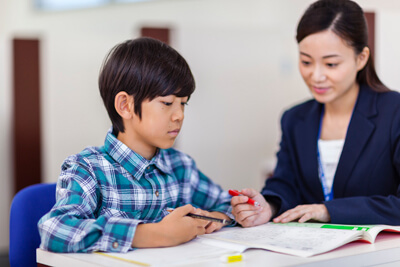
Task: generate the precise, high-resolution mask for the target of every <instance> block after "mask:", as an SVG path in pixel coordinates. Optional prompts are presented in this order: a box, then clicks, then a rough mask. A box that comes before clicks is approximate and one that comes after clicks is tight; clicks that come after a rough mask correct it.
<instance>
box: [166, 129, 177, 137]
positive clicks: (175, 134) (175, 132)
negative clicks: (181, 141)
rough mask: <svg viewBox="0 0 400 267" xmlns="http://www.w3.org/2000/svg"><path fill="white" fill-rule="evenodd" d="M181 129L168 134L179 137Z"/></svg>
mask: <svg viewBox="0 0 400 267" xmlns="http://www.w3.org/2000/svg"><path fill="white" fill-rule="evenodd" d="M179 131H180V129H175V130H172V131H169V132H168V134H170V135H172V136H177V135H178V134H179Z"/></svg>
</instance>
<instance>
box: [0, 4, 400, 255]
mask: <svg viewBox="0 0 400 267" xmlns="http://www.w3.org/2000/svg"><path fill="white" fill-rule="evenodd" d="M381 2H383V1H378V0H369V1H368V0H365V1H359V3H360V4H361V5H362V6H364V7H365V8H366V9H367V10H369V11H371V10H375V11H376V12H377V28H376V31H377V37H376V38H377V45H376V55H377V58H378V60H377V68H378V72H379V73H380V74H381V77H382V79H383V80H384V81H385V82H387V84H388V85H389V86H391V87H393V88H400V77H399V75H398V74H397V72H398V66H397V62H398V61H399V60H400V54H399V51H398V49H396V48H397V46H398V44H399V40H398V39H399V38H400V37H399V36H400V35H399V34H398V33H399V29H398V27H396V25H399V23H400V16H399V13H400V9H399V7H400V3H397V2H396V1H384V3H381ZM309 3H311V1H308V0H284V1H273V0H269V1H265V0H248V1H244V0H169V1H167V0H164V1H154V2H142V3H137V4H120V5H118V4H115V5H111V6H107V7H101V8H94V9H87V10H79V11H67V12H51V13H50V12H38V11H35V10H33V8H32V6H31V3H30V1H28V0H20V1H11V0H4V1H1V2H0V58H1V59H4V60H0V77H4V79H0V127H1V128H2V129H4V130H2V131H1V132H0V171H1V177H2V184H3V186H2V187H0V213H1V214H8V211H9V204H10V201H11V194H10V192H11V189H12V186H11V177H12V176H11V174H12V168H11V162H10V160H9V158H10V153H11V150H10V149H11V148H10V145H9V143H10V142H9V138H10V136H11V132H10V122H11V114H10V113H11V106H10V105H11V103H12V101H11V92H12V91H11V90H12V88H11V61H10V57H11V47H10V43H11V40H12V38H14V37H28V38H29V37H34V38H40V39H41V41H42V48H41V55H42V74H41V75H42V104H43V107H42V122H43V125H42V129H43V162H44V163H43V164H44V166H43V170H44V177H43V181H45V182H55V181H56V180H57V177H58V174H59V168H60V165H61V163H62V161H63V160H64V159H65V157H67V156H68V155H70V154H73V153H77V152H79V151H81V150H82V149H83V148H84V147H85V146H89V145H102V143H103V140H104V137H105V134H106V131H107V129H108V128H109V126H110V122H109V120H108V117H107V114H106V112H105V110H104V108H103V106H102V102H101V99H100V97H99V95H98V89H97V76H98V71H99V68H100V65H101V63H102V61H103V58H104V56H105V55H106V53H107V52H108V51H109V49H110V48H111V47H112V46H114V45H115V44H116V43H118V42H121V41H123V40H125V39H128V38H132V37H137V36H138V34H139V29H140V27H141V26H168V27H171V28H172V29H173V32H172V44H173V46H174V47H175V48H176V49H177V50H178V51H179V52H180V53H181V54H182V55H183V56H184V57H185V58H186V59H187V61H188V63H189V65H190V66H191V68H192V71H193V73H194V76H195V78H196V82H197V89H196V91H195V93H194V95H193V97H192V99H191V100H190V103H189V106H188V107H187V111H186V119H185V124H184V128H183V131H182V133H181V135H180V137H179V138H178V140H177V147H178V148H180V149H181V150H183V151H184V152H187V153H188V154H190V155H191V156H193V157H194V158H195V159H196V161H197V164H198V166H199V167H200V168H201V169H202V171H203V172H204V173H206V174H207V175H209V176H210V177H212V178H213V179H214V180H215V181H217V182H218V183H220V184H221V185H222V186H223V187H224V188H225V189H228V188H238V189H241V188H243V187H255V188H257V189H260V188H261V186H262V181H263V179H264V175H265V172H266V171H267V170H268V169H270V168H272V165H273V162H274V156H275V153H276V150H277V148H278V141H279V134H280V130H279V117H280V115H281V113H282V112H283V110H284V109H285V108H287V107H289V106H290V105H292V104H294V103H298V102H300V101H302V100H304V99H306V98H309V93H308V91H307V89H306V87H305V86H304V84H303V82H302V80H301V78H300V76H299V74H298V71H297V46H296V43H295V40H294V35H295V26H296V23H297V21H298V19H299V17H300V15H301V14H302V12H303V11H304V10H305V8H306V7H307V5H308V4H309ZM0 229H3V230H2V231H0V250H5V249H7V247H8V232H7V230H5V229H8V217H7V216H1V217H0Z"/></svg>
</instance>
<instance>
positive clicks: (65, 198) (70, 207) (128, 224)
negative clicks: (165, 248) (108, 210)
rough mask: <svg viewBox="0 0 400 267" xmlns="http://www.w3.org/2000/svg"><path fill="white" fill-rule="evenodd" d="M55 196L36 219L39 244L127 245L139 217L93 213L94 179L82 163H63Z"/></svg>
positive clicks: (70, 248)
mask: <svg viewBox="0 0 400 267" xmlns="http://www.w3.org/2000/svg"><path fill="white" fill-rule="evenodd" d="M56 199H57V201H56V204H55V206H54V207H53V208H52V210H51V211H50V212H49V213H47V214H46V215H45V216H44V217H42V218H41V219H40V221H39V223H38V227H39V233H40V236H41V248H43V249H46V250H49V251H55V252H90V251H97V250H99V251H112V252H127V251H128V250H129V249H131V244H132V240H133V236H134V234H135V230H136V227H137V225H138V224H139V223H141V221H139V220H135V219H131V218H122V217H118V216H112V215H107V216H104V215H100V216H98V217H96V215H95V211H96V209H97V206H98V201H101V196H100V194H99V188H98V186H97V182H96V179H95V178H93V175H91V173H90V172H89V171H88V169H87V168H85V167H84V166H82V165H81V164H79V163H76V162H75V163H74V162H68V163H65V164H64V165H63V170H62V172H61V175H60V179H59V182H58V185H57V197H56ZM116 212H117V211H116Z"/></svg>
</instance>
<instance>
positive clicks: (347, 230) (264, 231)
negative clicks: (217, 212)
mask: <svg viewBox="0 0 400 267" xmlns="http://www.w3.org/2000/svg"><path fill="white" fill-rule="evenodd" d="M382 231H391V232H398V233H400V226H389V225H339V224H322V223H285V224H281V223H277V224H276V223H267V224H264V225H260V226H256V227H250V228H242V227H224V228H222V229H221V230H220V231H217V232H214V233H212V234H206V235H201V236H198V237H196V238H195V239H193V240H191V241H189V242H187V243H184V244H181V245H179V246H175V247H165V248H141V249H136V250H134V251H130V252H128V253H98V254H99V255H102V256H104V258H110V257H111V258H114V259H118V260H120V261H123V262H128V263H134V264H136V265H139V266H153V267H158V266H162V267H166V266H182V265H185V266H191V265H193V264H199V263H204V264H207V263H208V262H210V260H213V259H219V258H220V257H221V256H222V255H234V254H237V253H242V252H244V251H246V250H247V249H253V248H255V249H264V250H269V251H274V252H280V253H284V254H288V255H294V256H300V257H310V256H314V255H317V254H321V253H325V252H328V251H331V250H333V249H335V248H338V247H340V246H342V245H345V244H347V243H350V242H352V241H355V240H363V241H365V242H368V243H374V242H375V239H376V236H377V235H378V234H379V233H380V232H382ZM399 242H400V235H399ZM77 255H78V256H79V253H78V254H77ZM154 255H157V256H156V257H155V256H154Z"/></svg>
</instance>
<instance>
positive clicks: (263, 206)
mask: <svg viewBox="0 0 400 267" xmlns="http://www.w3.org/2000/svg"><path fill="white" fill-rule="evenodd" d="M241 193H242V194H243V196H235V197H232V199H231V205H232V214H233V215H234V216H235V220H236V221H237V222H238V223H239V224H241V225H242V226H243V227H251V226H256V225H261V224H264V223H267V222H269V220H270V219H271V217H272V216H273V214H274V212H275V211H274V210H273V207H272V206H271V205H270V204H269V203H268V202H267V201H266V200H265V198H264V197H263V196H262V195H261V194H260V193H259V192H258V191H256V190H254V189H249V188H246V189H243V190H242V191H241ZM249 197H250V198H252V199H254V200H255V201H257V202H258V203H260V206H254V205H251V204H248V203H247V200H248V199H249Z"/></svg>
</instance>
